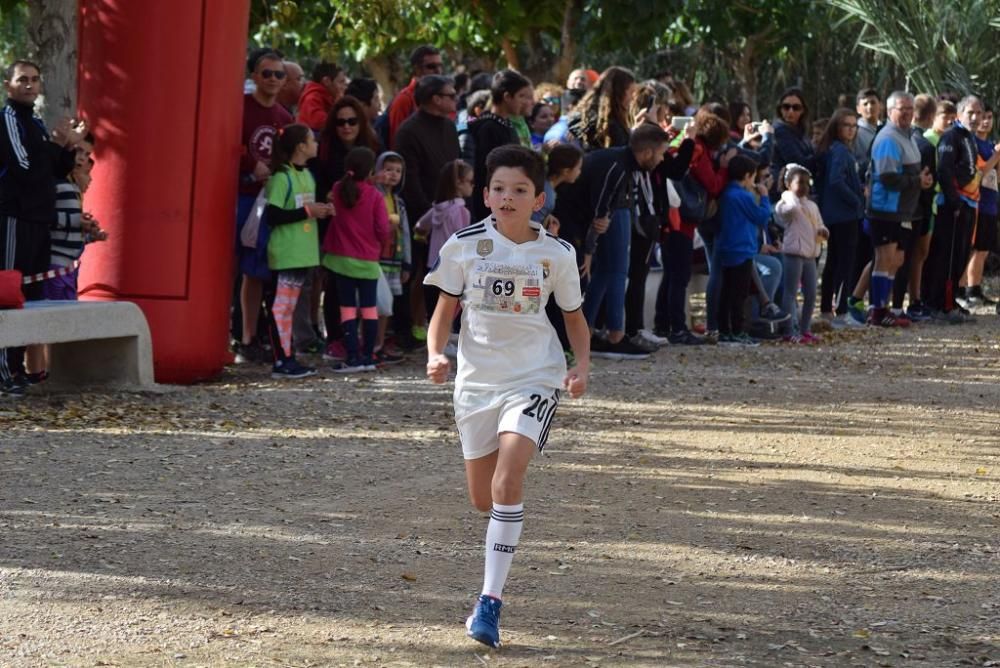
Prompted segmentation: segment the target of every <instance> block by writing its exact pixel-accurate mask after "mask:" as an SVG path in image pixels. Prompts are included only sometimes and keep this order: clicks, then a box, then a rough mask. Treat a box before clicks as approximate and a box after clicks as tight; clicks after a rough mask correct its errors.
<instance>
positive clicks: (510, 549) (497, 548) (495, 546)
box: [493, 543, 517, 554]
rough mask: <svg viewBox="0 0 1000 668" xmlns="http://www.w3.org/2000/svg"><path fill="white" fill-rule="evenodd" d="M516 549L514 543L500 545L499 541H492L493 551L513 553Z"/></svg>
mask: <svg viewBox="0 0 1000 668" xmlns="http://www.w3.org/2000/svg"><path fill="white" fill-rule="evenodd" d="M516 549H517V547H516V546H514V545H501V544H500V543H493V551H494V552H506V553H507V554H514V551H515V550H516Z"/></svg>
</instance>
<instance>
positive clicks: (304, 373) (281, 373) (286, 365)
mask: <svg viewBox="0 0 1000 668" xmlns="http://www.w3.org/2000/svg"><path fill="white" fill-rule="evenodd" d="M315 375H316V369H313V368H312V367H308V366H302V365H301V364H299V363H298V362H296V361H295V358H289V359H286V360H282V361H280V362H275V364H274V366H273V367H271V378H278V379H282V378H307V377H308V376H315Z"/></svg>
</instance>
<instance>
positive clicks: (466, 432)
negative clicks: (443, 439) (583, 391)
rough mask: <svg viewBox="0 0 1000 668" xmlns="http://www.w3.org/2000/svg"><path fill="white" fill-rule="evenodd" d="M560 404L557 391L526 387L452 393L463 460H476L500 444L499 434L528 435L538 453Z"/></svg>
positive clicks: (548, 388) (547, 388)
mask: <svg viewBox="0 0 1000 668" xmlns="http://www.w3.org/2000/svg"><path fill="white" fill-rule="evenodd" d="M558 405H559V390H557V389H555V388H552V387H526V388H518V389H514V390H504V391H502V392H489V391H485V392H484V391H471V392H470V391H462V392H461V393H459V392H458V391H457V390H456V392H455V423H456V424H457V425H458V435H459V438H460V439H461V441H462V454H463V455H464V456H465V458H466V459H479V458H480V457H485V456H486V455H488V454H490V453H492V452H493V451H494V450H497V449H498V448H499V447H500V434H501V433H503V432H507V431H509V432H513V433H515V434H520V435H521V436H524V437H526V438H530V439H531V440H532V441H534V442H535V445H537V446H538V451H539V452H541V451H542V448H544V447H545V441H546V440H547V439H548V437H549V428H550V427H551V426H552V417H553V416H554V415H555V414H556V406H558Z"/></svg>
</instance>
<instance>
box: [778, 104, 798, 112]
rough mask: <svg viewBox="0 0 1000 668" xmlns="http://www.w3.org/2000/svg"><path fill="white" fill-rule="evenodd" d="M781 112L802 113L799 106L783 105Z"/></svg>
mask: <svg viewBox="0 0 1000 668" xmlns="http://www.w3.org/2000/svg"><path fill="white" fill-rule="evenodd" d="M781 110H782V111H802V105H801V104H783V105H781Z"/></svg>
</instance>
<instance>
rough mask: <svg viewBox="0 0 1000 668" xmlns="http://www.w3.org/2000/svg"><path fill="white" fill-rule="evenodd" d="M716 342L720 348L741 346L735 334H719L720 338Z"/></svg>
mask: <svg viewBox="0 0 1000 668" xmlns="http://www.w3.org/2000/svg"><path fill="white" fill-rule="evenodd" d="M716 342H717V343H718V344H719V345H720V346H738V345H740V342H739V340H738V339H737V338H736V337H735V336H734V335H733V334H719V338H718V339H716Z"/></svg>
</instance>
